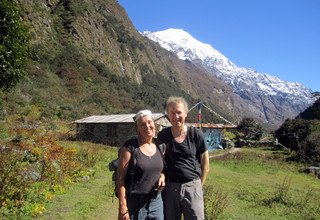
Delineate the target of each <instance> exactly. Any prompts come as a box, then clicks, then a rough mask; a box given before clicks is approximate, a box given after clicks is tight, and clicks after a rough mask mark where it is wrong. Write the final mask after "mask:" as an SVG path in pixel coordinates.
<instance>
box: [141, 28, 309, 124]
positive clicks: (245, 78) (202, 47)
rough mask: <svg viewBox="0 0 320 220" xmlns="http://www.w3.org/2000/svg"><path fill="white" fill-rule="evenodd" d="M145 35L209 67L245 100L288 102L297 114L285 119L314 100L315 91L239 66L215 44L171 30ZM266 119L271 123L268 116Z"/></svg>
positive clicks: (144, 33)
mask: <svg viewBox="0 0 320 220" xmlns="http://www.w3.org/2000/svg"><path fill="white" fill-rule="evenodd" d="M143 35H144V36H146V37H148V38H149V39H151V40H152V41H155V42H157V43H158V44H159V45H160V46H161V47H163V48H165V49H167V50H169V51H171V52H173V53H174V54H176V55H177V56H178V57H179V58H180V59H182V60H190V61H191V62H193V63H194V64H197V65H201V66H202V67H204V68H206V69H207V70H208V72H209V73H210V74H215V75H217V76H218V77H219V78H220V79H221V80H223V81H224V82H226V83H227V84H229V85H230V86H231V87H232V88H233V90H234V92H235V93H236V94H238V95H239V96H240V97H242V98H243V99H247V100H251V101H252V102H253V103H255V105H257V103H256V102H257V100H259V104H260V105H263V103H266V100H268V103H269V105H270V101H271V102H272V103H273V105H274V107H275V108H276V109H279V108H281V107H282V106H281V105H283V103H284V102H285V103H286V104H288V105H290V106H291V107H292V108H293V112H292V114H293V115H290V116H286V115H283V116H282V117H283V118H286V117H292V116H294V114H298V113H299V112H301V111H303V110H304V109H305V108H307V107H308V106H309V105H310V104H311V103H313V101H314V98H312V95H311V93H312V91H311V90H310V89H308V88H306V87H305V86H303V85H302V84H300V83H293V82H285V81H283V80H281V79H279V78H277V77H275V76H272V75H269V74H266V73H259V72H257V71H255V70H253V69H250V68H244V67H238V66H236V65H235V64H234V63H232V62H231V61H230V60H228V58H226V57H225V56H224V55H223V54H221V53H220V52H219V51H217V50H215V49H214V48H213V47H212V46H211V45H209V44H205V43H202V42H200V41H198V40H196V39H195V38H194V37H192V36H191V35H190V34H189V33H187V32H185V31H184V30H182V29H167V30H164V31H158V32H153V33H152V32H149V31H145V32H143ZM261 103H262V104H261ZM259 104H258V105H259ZM279 105H280V106H279ZM261 107H262V108H265V107H266V106H261ZM264 120H266V121H268V117H267V116H266V118H265V119H264Z"/></svg>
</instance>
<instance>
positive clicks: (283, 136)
mask: <svg viewBox="0 0 320 220" xmlns="http://www.w3.org/2000/svg"><path fill="white" fill-rule="evenodd" d="M311 128H312V127H311V123H310V121H307V120H304V119H293V120H291V119H287V120H286V121H285V122H284V123H283V124H282V125H281V127H280V128H279V129H278V130H276V132H275V137H276V138H277V139H278V141H279V142H280V143H281V144H282V145H284V146H285V147H287V148H289V149H290V150H293V151H296V152H298V151H299V150H300V149H301V147H302V144H303V142H304V140H305V139H306V137H307V136H308V135H309V134H310V133H311Z"/></svg>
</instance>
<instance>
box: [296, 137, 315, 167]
mask: <svg viewBox="0 0 320 220" xmlns="http://www.w3.org/2000/svg"><path fill="white" fill-rule="evenodd" d="M319 141H320V131H315V132H312V133H311V134H310V135H309V136H308V137H307V138H306V141H305V142H304V143H303V145H302V147H301V149H300V151H299V152H298V153H297V160H299V161H301V162H305V163H309V164H312V165H314V166H320V142H319Z"/></svg>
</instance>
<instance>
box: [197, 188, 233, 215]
mask: <svg viewBox="0 0 320 220" xmlns="http://www.w3.org/2000/svg"><path fill="white" fill-rule="evenodd" d="M203 194H204V206H205V219H208V220H212V219H218V216H219V215H220V214H222V213H223V211H224V209H225V208H226V207H227V205H228V196H227V194H225V193H224V192H223V191H222V190H221V189H214V187H213V186H212V185H205V186H204V188H203Z"/></svg>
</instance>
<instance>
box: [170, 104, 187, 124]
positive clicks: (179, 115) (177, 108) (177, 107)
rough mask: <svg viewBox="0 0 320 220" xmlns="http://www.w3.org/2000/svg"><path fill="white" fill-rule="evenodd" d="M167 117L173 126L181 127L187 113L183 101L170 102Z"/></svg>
mask: <svg viewBox="0 0 320 220" xmlns="http://www.w3.org/2000/svg"><path fill="white" fill-rule="evenodd" d="M167 111H168V118H169V121H170V122H171V124H172V126H174V127H181V126H183V125H184V122H185V120H186V117H187V115H188V113H187V111H186V109H185V106H184V104H183V103H181V102H178V103H171V104H170V105H169V106H168V108H167Z"/></svg>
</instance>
